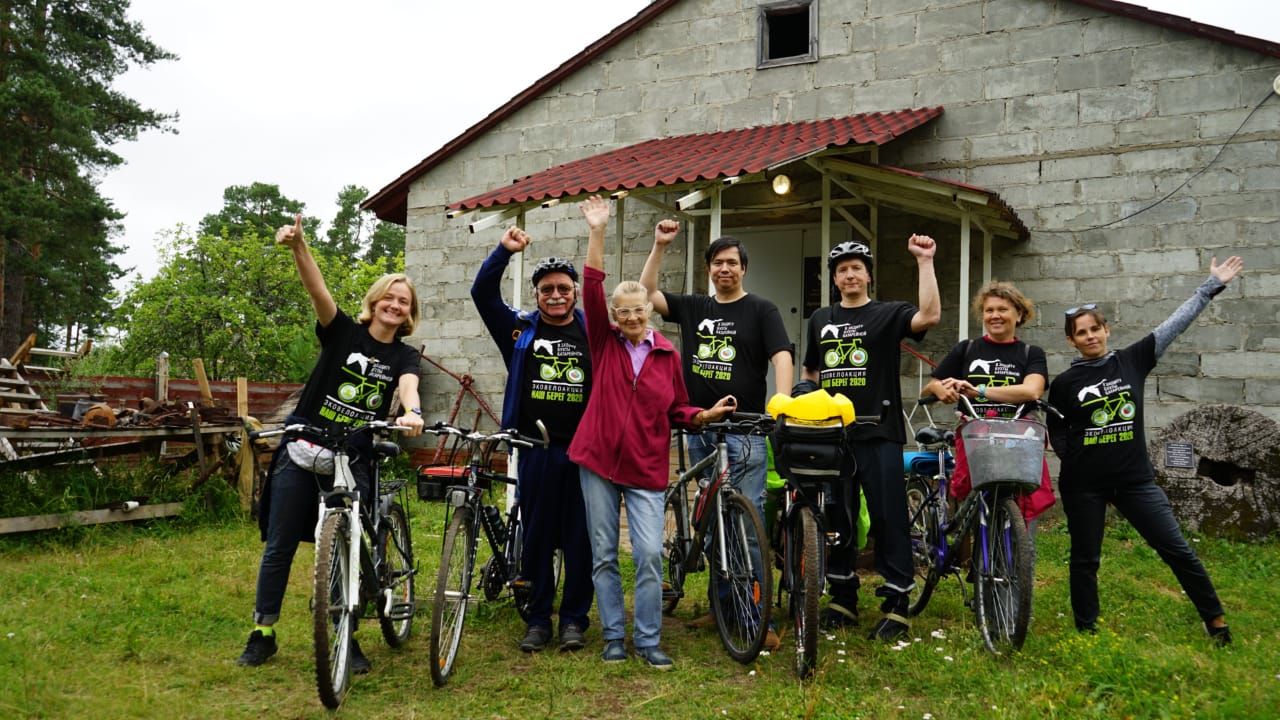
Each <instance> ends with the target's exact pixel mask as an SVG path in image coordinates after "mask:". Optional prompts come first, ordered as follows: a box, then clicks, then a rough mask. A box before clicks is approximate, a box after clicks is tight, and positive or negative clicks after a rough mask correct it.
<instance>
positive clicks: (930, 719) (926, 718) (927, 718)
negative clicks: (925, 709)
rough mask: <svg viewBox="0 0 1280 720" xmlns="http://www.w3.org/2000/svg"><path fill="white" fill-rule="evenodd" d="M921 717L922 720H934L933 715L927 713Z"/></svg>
mask: <svg viewBox="0 0 1280 720" xmlns="http://www.w3.org/2000/svg"><path fill="white" fill-rule="evenodd" d="M920 717H921V720H933V713H925V714H924V715H922V716H920Z"/></svg>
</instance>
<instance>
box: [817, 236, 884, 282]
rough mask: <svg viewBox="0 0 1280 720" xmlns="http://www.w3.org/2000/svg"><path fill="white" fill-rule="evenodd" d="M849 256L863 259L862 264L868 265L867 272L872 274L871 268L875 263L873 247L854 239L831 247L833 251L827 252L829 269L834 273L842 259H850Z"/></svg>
mask: <svg viewBox="0 0 1280 720" xmlns="http://www.w3.org/2000/svg"><path fill="white" fill-rule="evenodd" d="M849 258H858V259H860V260H862V264H863V265H865V266H866V267H867V274H868V275H870V274H871V268H872V266H874V265H875V260H873V259H872V257H871V248H869V247H867V246H866V245H864V244H862V243H860V242H854V241H852V240H850V241H849V242H842V243H840V244H839V245H837V246H835V247H833V248H831V252H830V253H828V254H827V269H828V270H830V271H831V272H833V273H834V272H835V271H836V266H837V265H839V264H840V261H841V260H848V259H849Z"/></svg>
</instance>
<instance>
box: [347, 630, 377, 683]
mask: <svg viewBox="0 0 1280 720" xmlns="http://www.w3.org/2000/svg"><path fill="white" fill-rule="evenodd" d="M372 669H373V663H371V662H369V658H367V657H365V656H364V652H363V651H361V650H360V643H358V642H356V639H355V638H351V673H352V674H353V675H368V674H369V671H370V670H372Z"/></svg>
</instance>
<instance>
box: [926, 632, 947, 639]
mask: <svg viewBox="0 0 1280 720" xmlns="http://www.w3.org/2000/svg"><path fill="white" fill-rule="evenodd" d="M929 637H931V638H937V639H938V640H946V639H947V634H946V633H944V632H942V631H941V630H934V631H933V632H931V633H929Z"/></svg>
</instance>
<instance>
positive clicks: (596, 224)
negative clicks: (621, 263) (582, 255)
mask: <svg viewBox="0 0 1280 720" xmlns="http://www.w3.org/2000/svg"><path fill="white" fill-rule="evenodd" d="M578 209H579V210H581V211H582V217H583V218H585V219H586V221H587V228H588V229H589V232H588V235H587V267H589V268H595V269H596V270H600V271H601V272H603V271H604V231H605V228H606V227H608V225H609V203H608V201H606V200H603V199H602V198H601V197H600V196H599V195H592V196H591V197H589V198H587V199H586V200H583V201H582V202H580V203H578Z"/></svg>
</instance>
